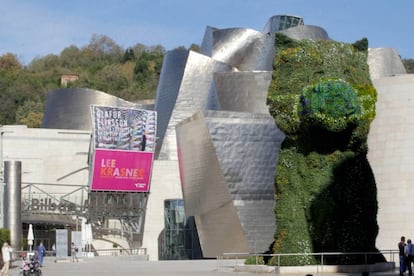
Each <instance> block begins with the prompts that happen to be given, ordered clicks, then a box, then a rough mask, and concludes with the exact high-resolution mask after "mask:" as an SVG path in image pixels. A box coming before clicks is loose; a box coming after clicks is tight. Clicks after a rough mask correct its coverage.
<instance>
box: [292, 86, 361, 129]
mask: <svg viewBox="0 0 414 276" xmlns="http://www.w3.org/2000/svg"><path fill="white" fill-rule="evenodd" d="M298 112H299V116H300V118H301V120H302V122H303V123H307V124H311V125H315V124H316V125H319V126H321V127H324V128H326V129H327V130H329V131H334V132H339V131H343V130H345V129H346V128H347V126H348V125H349V124H356V123H357V122H358V120H359V119H360V115H361V103H360V101H359V99H358V95H357V93H356V91H355V90H354V89H353V88H352V86H351V85H349V84H348V83H347V82H345V81H343V80H339V79H338V80H337V79H327V80H320V81H319V82H318V83H316V84H314V85H309V86H307V87H305V89H303V93H302V95H301V96H300V104H299V108H298Z"/></svg>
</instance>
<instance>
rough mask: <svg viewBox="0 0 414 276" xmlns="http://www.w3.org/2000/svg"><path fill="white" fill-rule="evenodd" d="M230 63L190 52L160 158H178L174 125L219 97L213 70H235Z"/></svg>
mask: <svg viewBox="0 0 414 276" xmlns="http://www.w3.org/2000/svg"><path fill="white" fill-rule="evenodd" d="M233 69H234V68H232V67H231V66H230V65H228V64H226V63H223V62H219V61H216V60H214V59H212V58H209V57H207V56H205V55H201V54H199V53H196V52H193V51H190V52H189V55H188V58H187V62H186V65H185V69H184V75H183V77H182V81H181V84H180V89H179V92H178V95H177V99H176V102H175V105H174V110H173V112H172V114H171V117H170V119H169V123H168V127H167V130H166V133H165V135H164V137H163V144H162V145H161V150H160V153H159V155H158V159H161V160H177V142H176V135H175V126H176V125H177V124H178V123H179V122H181V121H182V120H184V119H186V118H188V117H190V116H192V115H193V114H194V113H195V112H197V111H199V110H206V109H207V108H208V104H209V103H211V102H214V101H215V99H212V98H214V97H216V95H215V94H216V93H215V89H214V87H213V73H215V72H221V71H230V70H233Z"/></svg>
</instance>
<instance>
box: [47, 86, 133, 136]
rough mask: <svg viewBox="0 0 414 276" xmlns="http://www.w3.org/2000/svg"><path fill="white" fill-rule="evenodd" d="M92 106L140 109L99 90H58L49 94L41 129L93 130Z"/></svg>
mask: <svg viewBox="0 0 414 276" xmlns="http://www.w3.org/2000/svg"><path fill="white" fill-rule="evenodd" d="M91 104H96V105H108V106H118V107H135V108H139V107H140V105H139V104H135V103H132V102H128V101H125V100H122V99H120V98H117V97H115V96H112V95H109V94H107V93H104V92H101V91H98V90H92V89H85V88H66V89H58V90H54V91H51V92H49V93H48V94H47V97H46V104H45V106H46V107H45V112H44V117H43V121H42V126H41V127H42V128H53V129H77V130H91V129H92V120H91V111H90V105H91Z"/></svg>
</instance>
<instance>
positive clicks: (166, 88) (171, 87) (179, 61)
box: [155, 49, 188, 159]
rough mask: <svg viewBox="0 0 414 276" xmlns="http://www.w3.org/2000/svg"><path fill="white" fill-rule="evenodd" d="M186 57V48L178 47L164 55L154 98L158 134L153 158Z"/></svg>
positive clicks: (162, 134)
mask: <svg viewBox="0 0 414 276" xmlns="http://www.w3.org/2000/svg"><path fill="white" fill-rule="evenodd" d="M187 57H188V51H187V50H178V49H177V50H173V51H170V52H168V53H167V54H166V55H165V57H164V61H163V64H162V69H161V75H160V79H159V82H158V88H157V97H156V100H155V110H156V111H157V135H158V140H157V143H156V148H155V159H158V155H159V152H160V149H161V145H162V144H163V141H164V135H165V132H166V131H167V127H168V123H169V121H170V117H171V114H172V112H173V109H174V106H175V102H176V100H177V96H178V91H179V89H180V85H181V81H182V78H183V75H184V69H185V66H186V62H187Z"/></svg>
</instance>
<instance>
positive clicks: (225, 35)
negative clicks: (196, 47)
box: [203, 28, 275, 71]
mask: <svg viewBox="0 0 414 276" xmlns="http://www.w3.org/2000/svg"><path fill="white" fill-rule="evenodd" d="M208 31H211V32H212V42H211V49H206V48H203V51H204V52H207V53H211V58H213V59H215V60H218V61H221V62H225V63H228V64H230V65H232V66H234V67H236V68H237V69H238V70H240V71H253V70H259V71H261V70H264V71H270V70H272V63H273V57H274V54H275V48H274V35H273V34H270V33H266V34H265V33H262V32H258V31H255V30H251V29H244V28H230V29H215V30H208ZM206 36H208V34H206ZM206 47H207V45H206Z"/></svg>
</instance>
